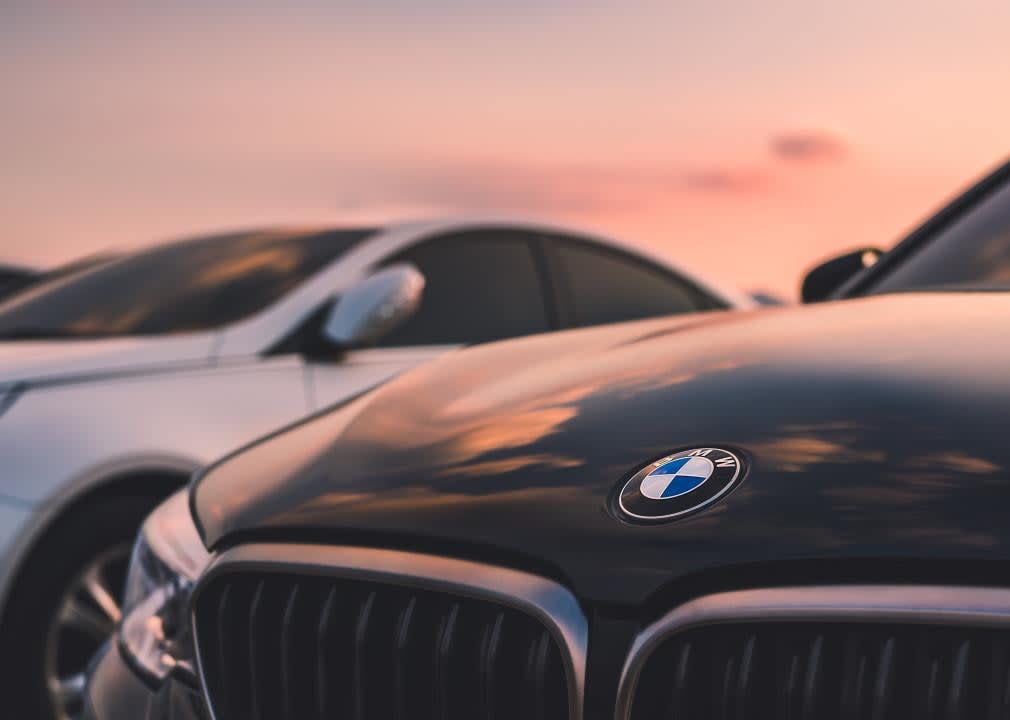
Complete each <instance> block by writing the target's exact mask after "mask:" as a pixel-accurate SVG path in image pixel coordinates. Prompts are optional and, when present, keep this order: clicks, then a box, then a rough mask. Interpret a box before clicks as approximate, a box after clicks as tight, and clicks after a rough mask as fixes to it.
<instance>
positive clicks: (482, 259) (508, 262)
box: [381, 232, 549, 347]
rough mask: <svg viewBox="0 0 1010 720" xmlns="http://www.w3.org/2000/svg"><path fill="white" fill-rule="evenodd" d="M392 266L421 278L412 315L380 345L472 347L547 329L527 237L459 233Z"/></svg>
mask: <svg viewBox="0 0 1010 720" xmlns="http://www.w3.org/2000/svg"><path fill="white" fill-rule="evenodd" d="M389 262H390V263H393V262H409V263H413V264H414V266H415V267H417V269H418V270H420V271H421V273H422V274H423V275H424V279H425V285H424V295H423V296H422V299H421V307H420V308H419V309H418V312H417V313H416V314H415V315H414V316H413V317H411V318H410V319H409V320H407V321H406V322H405V323H404V324H403V325H401V326H400V327H399V328H397V329H396V330H394V331H393V332H392V333H391V334H389V335H387V336H386V337H384V338H383V339H382V342H381V345H383V346H386V347H390V346H403V345H441V344H458V343H462V344H471V343H480V342H488V341H490V340H500V339H502V338H508V337H515V336H517V335H528V334H530V333H537V332H544V331H546V330H548V329H549V323H548V320H547V312H546V306H545V304H544V295H543V286H542V282H541V280H540V275H539V273H538V272H537V265H536V262H535V259H534V256H533V253H532V251H531V248H530V243H529V241H528V239H527V237H526V236H525V235H522V234H520V233H508V232H472V233H460V234H458V235H452V236H447V237H443V238H438V239H435V240H429V241H427V242H425V243H423V244H421V245H418V246H416V247H413V248H410V249H409V250H407V251H405V252H403V253H401V254H400V255H398V256H397V257H395V258H393V259H391V260H389Z"/></svg>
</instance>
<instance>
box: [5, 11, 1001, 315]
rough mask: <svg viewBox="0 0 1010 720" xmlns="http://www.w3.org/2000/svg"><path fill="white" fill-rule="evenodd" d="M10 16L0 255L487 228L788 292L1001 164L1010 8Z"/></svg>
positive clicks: (12, 257)
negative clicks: (664, 258) (559, 225)
mask: <svg viewBox="0 0 1010 720" xmlns="http://www.w3.org/2000/svg"><path fill="white" fill-rule="evenodd" d="M18 2H20V0H15V4H11V3H5V4H4V6H3V7H2V8H0V93H2V108H3V111H2V112H0V189H2V192H0V217H2V219H3V221H4V223H5V226H6V228H7V231H8V232H7V234H6V236H5V238H4V240H3V241H2V243H0V261H16V262H25V263H33V264H51V263H57V262H61V261H64V260H67V259H70V258H72V257H74V256H77V255H81V254H85V253H89V252H93V251H96V250H100V249H105V248H116V247H136V246H142V245H144V244H148V243H151V242H154V241H157V240H160V239H166V238H171V237H173V236H176V235H180V234H187V233H192V232H202V231H210V230H217V229H221V228H234V227H246V226H251V225H259V224H265V223H292V222H294V223H298V224H306V223H330V222H332V223H341V222H360V221H362V220H369V221H375V220H379V221H381V220H387V219H400V218H403V217H411V216H418V215H433V214H442V213H459V212H488V213H507V214H516V215H522V214H528V215H533V216H536V217H540V218H549V219H554V220H559V221H563V222H569V223H573V224H576V225H579V226H584V227H588V228H592V229H602V230H605V231H609V232H612V233H615V234H618V235H620V236H622V237H624V238H626V239H628V240H630V241H632V242H637V243H640V244H642V245H644V246H647V247H650V248H653V249H658V250H660V251H662V252H664V253H665V254H667V255H669V256H670V257H672V258H674V259H676V260H677V261H679V262H682V263H685V264H688V265H691V266H693V267H694V268H695V269H697V270H698V271H700V272H702V273H708V274H711V275H713V276H716V277H718V278H720V279H721V280H722V281H724V282H727V283H730V284H736V285H738V286H741V287H745V288H768V289H771V290H774V291H777V292H779V293H781V294H784V295H788V296H793V295H794V294H795V290H796V287H797V285H798V281H799V278H800V275H801V273H802V271H803V269H804V268H806V267H807V266H809V265H810V264H811V263H812V262H814V261H816V260H817V259H819V258H821V257H823V256H825V255H827V254H830V253H832V252H834V251H836V250H841V249H844V248H847V247H850V246H855V245H864V244H878V245H885V246H887V245H890V244H891V243H892V242H893V241H894V240H896V239H897V238H898V236H899V235H900V234H901V233H902V232H903V231H904V230H905V229H907V228H908V227H909V226H911V225H913V224H914V223H915V222H917V221H918V220H920V219H921V218H922V217H923V216H924V215H925V214H927V213H928V212H930V211H931V210H932V209H933V208H935V206H936V205H937V204H939V203H940V202H941V201H942V200H944V199H945V198H946V197H947V196H949V195H950V194H951V193H953V192H954V191H956V190H957V189H958V188H959V187H961V186H963V185H964V184H965V183H966V182H968V181H969V180H971V179H972V178H974V177H975V176H977V175H978V174H979V173H981V172H983V171H984V170H985V169H987V168H988V167H990V166H992V165H993V164H995V163H997V162H998V161H1000V160H1002V159H1003V156H1004V154H1005V153H1006V152H1007V147H1008V146H1007V142H1006V138H1007V135H1008V128H1010V94H1008V93H1007V90H1006V89H1007V79H1008V78H1010V53H1008V52H1007V50H1006V28H1007V27H1010V3H1006V2H1005V0H999V1H998V2H997V1H993V2H986V1H983V0H970V1H966V2H962V3H950V2H943V3H939V2H927V1H925V0H920V1H919V2H892V3H881V2H874V1H871V0H849V2H847V3H845V4H844V6H843V4H841V3H834V4H832V6H831V7H828V6H827V5H826V4H823V3H812V2H809V1H808V0H805V1H802V2H801V1H800V0H777V1H776V2H773V3H770V2H766V1H765V2H732V3H731V2H724V1H723V0H708V1H704V0H699V1H697V2H694V1H693V0H692V1H689V2H669V1H667V0H662V1H661V0H626V1H624V2H621V1H618V0H614V1H610V0H586V1H585V2H581V3H573V2H567V1H564V0H543V1H542V2H532V1H531V0H512V1H511V2H508V3H505V2H498V3H493V2H479V3H474V2H464V1H463V0H431V1H430V2H427V3H413V2H407V1H406V0H373V1H372V2H371V3H369V7H368V9H367V10H362V9H361V8H357V7H353V6H352V4H351V3H346V2H343V1H342V0H334V1H333V2H322V1H321V0H320V1H319V2H314V3H305V2H294V3H280V2H277V3H274V4H272V5H271V4H267V3H264V2H262V1H261V2H247V3H237V2H232V1H226V2H222V3H217V4H216V7H215V8H214V9H213V10H207V9H205V8H203V7H202V6H201V4H200V3H196V2H193V1H187V2H183V3H178V4H175V5H172V6H171V7H168V6H167V5H168V4H167V3H161V4H155V3H131V4H126V3H117V2H110V1H106V2H83V1H82V2H70V1H69V0H65V1H64V2H54V1H51V0H36V1H35V2H23V3H22V4H21V5H18V4H17V3H18ZM359 4H360V3H359ZM822 6H823V7H822Z"/></svg>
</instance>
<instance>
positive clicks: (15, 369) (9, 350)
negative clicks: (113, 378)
mask: <svg viewBox="0 0 1010 720" xmlns="http://www.w3.org/2000/svg"><path fill="white" fill-rule="evenodd" d="M211 338H212V336H211V335H209V334H198V335H179V336H175V337H156V338H110V339H102V340H70V339H68V340H47V341H34V340H33V341H21V340H18V341H10V342H3V341H0V387H3V386H5V385H37V384H47V383H65V382H77V381H82V380H90V379H96V378H101V377H108V376H109V375H117V374H122V373H133V372H151V371H155V370H161V369H166V368H171V367H175V366H178V365H180V364H182V365H187V366H188V365H193V364H200V363H205V362H208V361H209V359H210V349H211Z"/></svg>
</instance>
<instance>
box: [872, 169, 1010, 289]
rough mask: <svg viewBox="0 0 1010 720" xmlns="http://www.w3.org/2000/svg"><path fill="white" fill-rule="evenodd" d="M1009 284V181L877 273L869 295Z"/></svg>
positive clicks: (993, 286) (997, 286)
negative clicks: (889, 269) (877, 279)
mask: <svg viewBox="0 0 1010 720" xmlns="http://www.w3.org/2000/svg"><path fill="white" fill-rule="evenodd" d="M1008 286H1010V184H1008V185H1005V186H1004V187H1002V188H1001V189H999V190H997V191H996V192H994V193H992V194H991V195H989V196H988V197H987V198H986V199H984V200H983V201H982V202H980V203H979V204H978V205H977V206H975V207H974V208H972V209H971V210H969V211H968V212H967V213H965V214H964V215H963V216H962V217H961V218H959V219H958V220H957V221H955V222H954V223H953V224H951V225H950V226H948V227H947V228H945V229H944V230H942V231H941V232H939V233H937V234H936V235H935V236H933V237H931V238H930V239H929V240H927V241H926V242H925V243H923V244H922V245H921V246H920V247H918V248H916V250H915V251H914V252H913V253H912V254H911V255H909V256H908V257H907V258H905V259H904V261H903V262H900V263H898V264H897V265H896V266H895V267H894V269H892V270H891V271H890V272H888V273H887V274H886V275H884V276H883V277H881V279H880V280H879V281H877V282H876V283H875V284H874V285H873V286H872V287H871V288H870V290H869V293H870V294H876V293H886V292H897V291H901V290H915V289H920V288H939V287H976V288H1000V287H1004V288H1005V287H1008Z"/></svg>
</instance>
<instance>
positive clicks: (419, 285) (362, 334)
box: [323, 263, 424, 347]
mask: <svg viewBox="0 0 1010 720" xmlns="http://www.w3.org/2000/svg"><path fill="white" fill-rule="evenodd" d="M423 292H424V276H423V275H422V274H421V273H420V271H418V269H417V268H415V267H414V266H413V265H409V264H406V263H402V264H397V265H390V266H389V267H387V268H383V269H382V270H380V271H378V272H377V273H375V274H373V275H369V276H368V277H367V278H365V279H364V280H362V281H361V282H359V283H357V284H356V285H352V286H351V287H350V288H348V289H347V291H345V292H344V293H343V295H342V296H341V297H340V299H339V300H338V301H337V304H336V305H335V306H334V307H333V309H332V310H331V311H330V314H329V316H328V317H327V318H326V323H325V324H324V325H323V335H324V337H325V338H326V340H327V341H329V342H331V343H333V344H334V345H337V346H339V347H358V346H361V345H368V344H370V343H374V342H375V341H376V340H378V339H379V338H381V337H382V336H383V335H385V334H387V333H388V332H390V331H391V330H393V328H395V327H396V326H397V325H399V324H400V323H402V322H403V321H404V320H406V319H407V318H409V317H410V316H411V315H413V314H414V313H415V312H416V311H417V308H418V307H419V306H420V305H421V295H422V294H423Z"/></svg>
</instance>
